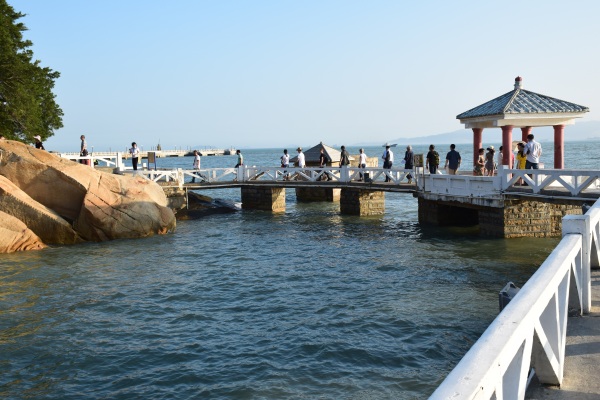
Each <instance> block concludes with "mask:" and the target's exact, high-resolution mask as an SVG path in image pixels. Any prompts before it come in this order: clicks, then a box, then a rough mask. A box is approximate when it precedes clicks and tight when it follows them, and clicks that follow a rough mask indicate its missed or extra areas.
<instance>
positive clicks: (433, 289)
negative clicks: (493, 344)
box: [0, 143, 599, 399]
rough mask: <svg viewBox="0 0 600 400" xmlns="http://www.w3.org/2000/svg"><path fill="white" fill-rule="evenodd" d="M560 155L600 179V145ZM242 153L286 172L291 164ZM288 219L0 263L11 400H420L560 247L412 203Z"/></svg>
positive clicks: (1, 342)
mask: <svg viewBox="0 0 600 400" xmlns="http://www.w3.org/2000/svg"><path fill="white" fill-rule="evenodd" d="M543 145H544V150H545V151H546V152H547V153H548V154H549V155H548V157H550V156H551V154H550V153H551V152H552V148H551V144H544V143H543ZM438 147H440V146H438ZM444 147H446V148H447V146H444ZM464 147H465V148H464V149H460V146H459V148H458V150H459V151H460V150H462V154H463V166H465V169H466V168H468V166H469V165H471V162H470V160H471V159H472V155H470V154H467V153H471V152H472V151H471V150H470V148H468V147H467V146H464ZM565 147H566V148H567V154H566V156H565V159H566V162H565V164H566V166H567V168H569V167H573V166H577V167H579V168H598V167H599V166H598V165H597V160H598V157H597V156H596V154H597V152H594V151H592V150H593V146H589V145H587V144H582V143H567V145H566V146H565ZM446 148H444V149H440V150H443V151H440V154H442V155H443V154H445V151H446ZM289 150H293V149H289ZM350 150H351V153H352V154H354V153H355V152H356V149H354V148H351V149H350ZM366 150H367V153H368V154H369V155H370V156H375V155H376V156H380V154H377V153H379V152H381V151H382V149H381V148H367V149H366ZM400 150H402V149H400V148H398V151H397V155H396V160H397V161H398V159H399V158H400V157H398V154H399V153H400V152H401V151H400ZM416 150H417V152H419V151H424V150H425V147H423V148H422V149H421V148H419V147H417V149H416ZM291 153H292V154H294V153H295V152H293V151H291ZM243 154H244V155H245V163H246V164H247V165H277V163H278V160H279V156H280V149H277V150H248V151H245V150H243ZM443 158H444V157H443V156H442V159H443ZM235 162H236V157H235V156H223V157H203V158H202V166H203V167H225V166H227V167H229V166H233V165H235ZM546 162H547V165H548V164H551V161H546ZM188 164H189V165H188ZM191 164H192V159H191V158H190V157H185V158H177V159H159V160H158V167H159V168H160V167H183V168H187V167H191ZM206 194H208V195H211V196H213V197H220V198H224V199H227V200H233V201H239V200H240V193H239V189H229V190H218V191H210V192H208V193H206ZM286 202H287V207H286V211H285V213H281V214H272V213H269V212H261V211H242V212H236V213H232V214H225V215H223V214H221V215H213V216H208V217H205V218H202V219H198V220H193V221H180V222H178V226H177V230H176V232H175V233H172V234H169V235H164V236H156V237H151V238H147V239H139V240H117V241H112V242H105V243H86V244H82V245H77V246H65V247H61V246H54V247H51V248H48V249H45V250H42V251H32V252H24V253H16V254H8V255H0V398H15V399H38V398H47V399H80V398H86V399H135V398H144V399H204V398H211V399H212V398H241V399H307V398H323V399H326V398H327V399H328V398H335V399H356V398H377V399H384V398H393V399H410V398H415V399H417V398H426V397H427V396H428V395H430V394H431V393H432V392H433V391H434V390H435V388H436V387H437V385H439V384H440V382H441V381H442V380H443V379H444V377H445V376H446V375H447V374H448V372H449V371H450V370H451V369H452V368H453V366H454V365H455V364H456V363H457V362H458V361H459V360H460V358H461V357H462V356H463V355H464V353H465V352H466V351H467V350H468V349H469V347H470V346H471V345H472V344H473V343H474V341H476V340H477V338H478V337H479V335H480V334H481V333H482V332H483V331H484V330H485V328H486V327H487V326H488V324H489V323H490V322H491V321H492V320H493V318H494V317H495V316H496V315H497V313H498V292H499V291H500V290H501V289H502V288H503V287H504V286H505V284H506V283H507V282H509V281H512V282H514V283H515V284H517V286H522V285H523V284H524V283H525V282H526V281H527V279H528V278H529V277H530V276H531V275H532V273H533V272H535V270H536V268H537V267H538V266H539V265H540V264H541V263H542V262H543V260H544V259H545V258H546V257H547V255H548V254H549V253H550V252H551V251H552V249H553V247H554V246H555V245H556V243H557V242H558V240H559V239H556V238H554V239H525V238H524V239H509V240H505V239H487V238H481V237H479V236H478V235H477V230H476V229H473V228H438V227H425V226H420V225H419V224H418V222H417V203H416V199H414V198H413V197H412V196H411V195H407V194H392V193H386V210H385V214H384V215H381V216H372V217H355V216H346V215H340V213H339V204H337V203H297V202H296V200H295V196H294V193H293V190H290V189H288V190H287V195H286Z"/></svg>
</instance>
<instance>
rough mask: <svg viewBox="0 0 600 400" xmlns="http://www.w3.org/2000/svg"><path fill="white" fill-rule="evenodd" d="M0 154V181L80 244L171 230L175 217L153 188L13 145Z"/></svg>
mask: <svg viewBox="0 0 600 400" xmlns="http://www.w3.org/2000/svg"><path fill="white" fill-rule="evenodd" d="M0 151H1V155H0V175H3V176H4V177H6V178H7V179H8V180H10V181H11V182H12V183H13V184H14V185H15V186H16V187H18V188H19V189H21V190H22V191H23V192H25V193H26V194H27V195H28V196H30V197H31V198H32V199H33V200H35V201H37V202H39V203H41V204H42V205H44V206H46V207H47V208H49V209H51V210H53V211H54V212H55V213H56V214H58V215H60V216H61V217H62V218H64V219H65V220H66V221H68V222H69V223H70V224H72V226H73V228H74V230H75V231H76V232H77V233H78V234H79V235H80V236H81V237H82V238H83V239H85V240H92V241H102V240H109V239H119V238H137V237H144V236H150V235H154V234H162V233H166V232H168V231H170V230H173V229H174V228H175V223H176V222H175V215H174V214H173V211H172V210H171V209H169V208H168V207H167V199H166V196H165V194H164V192H163V190H162V188H161V187H160V186H158V185H157V184H156V183H155V182H152V181H149V180H147V179H144V178H142V177H129V176H121V175H113V174H108V173H105V172H99V171H96V170H94V169H93V168H90V167H89V166H87V165H84V164H79V163H75V162H72V161H69V160H66V159H62V158H60V157H58V156H56V155H53V154H51V153H48V152H46V151H43V150H37V149H35V148H33V147H31V146H27V145H24V144H22V143H20V142H16V141H0Z"/></svg>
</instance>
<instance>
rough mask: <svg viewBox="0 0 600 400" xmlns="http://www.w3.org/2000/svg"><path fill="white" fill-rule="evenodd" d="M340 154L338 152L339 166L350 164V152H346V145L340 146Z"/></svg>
mask: <svg viewBox="0 0 600 400" xmlns="http://www.w3.org/2000/svg"><path fill="white" fill-rule="evenodd" d="M341 150H342V152H341V154H340V167H346V166H348V165H350V154H348V150H346V146H342V147H341Z"/></svg>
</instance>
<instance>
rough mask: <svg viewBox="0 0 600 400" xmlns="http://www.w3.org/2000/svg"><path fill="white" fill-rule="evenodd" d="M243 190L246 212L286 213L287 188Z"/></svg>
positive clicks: (247, 187) (245, 187) (251, 188)
mask: <svg viewBox="0 0 600 400" xmlns="http://www.w3.org/2000/svg"><path fill="white" fill-rule="evenodd" d="M241 190H242V208H243V209H245V210H263V211H273V212H284V211H285V188H270V187H260V186H243V187H242V188H241Z"/></svg>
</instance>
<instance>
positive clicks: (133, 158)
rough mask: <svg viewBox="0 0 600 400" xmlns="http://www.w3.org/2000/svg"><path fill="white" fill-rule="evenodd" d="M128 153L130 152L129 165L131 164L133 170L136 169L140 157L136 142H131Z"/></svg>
mask: <svg viewBox="0 0 600 400" xmlns="http://www.w3.org/2000/svg"><path fill="white" fill-rule="evenodd" d="M129 154H131V165H132V166H133V170H134V171H137V167H138V161H139V157H140V149H138V147H137V143H136V142H132V143H131V148H130V149H129Z"/></svg>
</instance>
